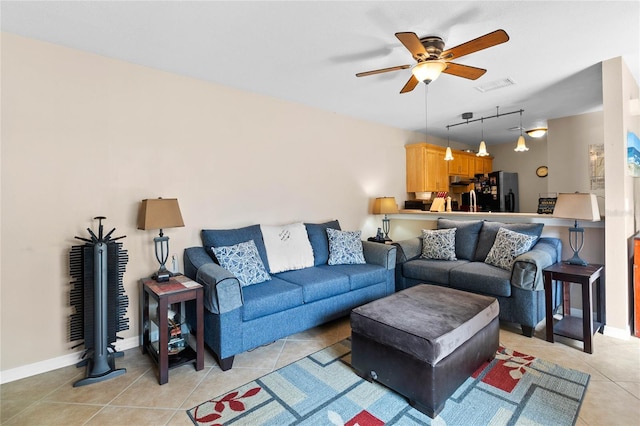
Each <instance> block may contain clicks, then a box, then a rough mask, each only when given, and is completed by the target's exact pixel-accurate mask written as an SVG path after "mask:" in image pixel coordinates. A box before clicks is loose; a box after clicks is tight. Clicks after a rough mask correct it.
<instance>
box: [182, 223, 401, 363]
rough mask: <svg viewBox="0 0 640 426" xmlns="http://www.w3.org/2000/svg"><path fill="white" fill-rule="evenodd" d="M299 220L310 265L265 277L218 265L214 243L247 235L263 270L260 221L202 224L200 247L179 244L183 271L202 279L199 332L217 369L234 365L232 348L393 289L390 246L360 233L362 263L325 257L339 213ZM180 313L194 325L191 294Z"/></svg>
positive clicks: (321, 319) (308, 324)
mask: <svg viewBox="0 0 640 426" xmlns="http://www.w3.org/2000/svg"><path fill="white" fill-rule="evenodd" d="M304 226H305V228H306V232H307V234H308V240H309V243H310V244H311V247H312V249H313V266H310V267H304V268H302V269H296V270H289V271H285V272H279V273H269V278H270V279H268V280H267V281H264V282H259V283H255V284H251V285H245V286H243V285H241V282H240V281H239V279H238V277H236V276H234V274H232V273H231V272H229V271H228V270H227V269H224V268H223V267H222V266H220V264H219V263H220V262H219V261H218V259H217V258H216V256H215V253H214V252H213V250H212V247H219V246H231V245H234V244H235V245H237V244H239V243H243V242H247V241H251V240H253V241H254V243H255V246H256V248H257V252H258V254H259V256H260V258H261V260H262V263H263V264H264V265H265V266H266V268H267V271H269V262H268V256H267V251H266V248H265V244H264V241H263V235H262V231H261V227H260V225H252V226H247V227H244V228H239V229H226V230H206V229H205V230H202V233H201V237H202V243H203V245H202V247H190V248H187V249H186V250H185V252H184V272H185V275H187V276H188V277H189V278H191V279H193V280H196V281H197V282H199V283H200V284H202V285H203V286H204V293H205V297H204V308H205V309H204V340H205V343H206V345H207V346H208V347H209V348H210V349H211V350H212V351H213V353H214V355H215V357H216V359H217V361H218V363H219V364H220V367H221V368H222V369H223V370H228V369H230V368H231V367H232V365H233V358H234V356H235V355H236V354H238V353H241V352H244V351H247V350H249V349H252V348H255V347H258V346H261V345H264V344H267V343H270V342H273V341H275V340H277V339H280V338H283V337H286V336H288V335H291V334H294V333H297V332H300V331H303V330H306V329H309V328H312V327H315V326H317V325H320V324H323V323H325V322H327V321H330V320H333V319H336V318H339V317H341V316H345V315H347V314H349V313H350V311H351V309H352V308H354V307H356V306H360V305H362V304H364V303H367V302H370V301H372V300H375V299H378V298H381V297H384V296H386V295H389V294H391V293H393V292H394V291H395V265H396V248H395V247H394V246H391V245H385V244H379V243H373V242H368V241H362V253H363V255H364V260H365V261H366V263H364V264H336V265H329V264H328V263H327V261H328V259H329V243H328V239H327V228H331V229H338V230H339V229H340V225H339V223H338V221H337V220H335V221H331V222H326V223H320V224H311V223H306V224H304ZM186 317H187V321H188V322H189V325H190V326H191V327H193V328H194V327H195V325H196V321H195V305H194V302H187V304H186Z"/></svg>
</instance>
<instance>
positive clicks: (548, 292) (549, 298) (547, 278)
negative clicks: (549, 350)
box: [544, 272, 553, 343]
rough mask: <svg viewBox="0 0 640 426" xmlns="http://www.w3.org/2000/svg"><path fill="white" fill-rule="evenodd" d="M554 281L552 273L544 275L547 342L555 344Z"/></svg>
mask: <svg viewBox="0 0 640 426" xmlns="http://www.w3.org/2000/svg"><path fill="white" fill-rule="evenodd" d="M552 285H553V280H552V279H551V273H550V272H545V273H544V304H545V313H546V318H547V321H546V322H547V324H546V330H547V342H551V343H553V291H552V288H551V287H552Z"/></svg>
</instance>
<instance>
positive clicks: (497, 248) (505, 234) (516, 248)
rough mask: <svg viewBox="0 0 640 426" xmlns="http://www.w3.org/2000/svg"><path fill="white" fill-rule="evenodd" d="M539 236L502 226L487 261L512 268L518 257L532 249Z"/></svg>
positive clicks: (508, 269)
mask: <svg viewBox="0 0 640 426" xmlns="http://www.w3.org/2000/svg"><path fill="white" fill-rule="evenodd" d="M536 239H537V237H536V236H534V235H526V234H520V233H518V232H514V231H510V230H508V229H505V228H500V229H499V230H498V233H497V235H496V240H495V242H494V243H493V247H491V250H489V254H488V255H487V258H486V259H485V261H484V262H485V263H487V264H489V265H493V266H497V267H498V268H502V269H506V270H507V271H510V270H511V267H512V266H513V262H514V261H515V259H516V257H518V256H520V255H521V254H523V253H526V252H528V251H529V250H531V247H532V246H533V243H534V242H535V241H536Z"/></svg>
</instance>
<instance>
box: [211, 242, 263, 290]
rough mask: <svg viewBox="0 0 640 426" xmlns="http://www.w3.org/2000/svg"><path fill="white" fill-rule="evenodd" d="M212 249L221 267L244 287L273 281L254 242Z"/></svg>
mask: <svg viewBox="0 0 640 426" xmlns="http://www.w3.org/2000/svg"><path fill="white" fill-rule="evenodd" d="M211 249H212V250H213V253H214V254H215V255H216V258H217V259H218V262H220V266H222V267H223V268H224V269H226V270H227V271H229V272H231V273H232V274H233V275H235V276H236V278H238V281H240V285H242V286H243V287H245V286H248V285H251V284H257V283H261V282H263V281H269V280H270V279H271V276H270V275H269V274H268V273H267V270H266V269H265V267H264V263H262V259H260V255H259V254H258V248H257V247H256V243H255V242H254V241H253V240H249V241H245V242H243V243H238V244H235V245H233V246H223V247H211Z"/></svg>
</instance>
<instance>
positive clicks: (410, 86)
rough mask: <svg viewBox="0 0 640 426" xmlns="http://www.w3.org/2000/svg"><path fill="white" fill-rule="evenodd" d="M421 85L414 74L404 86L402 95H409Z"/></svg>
mask: <svg viewBox="0 0 640 426" xmlns="http://www.w3.org/2000/svg"><path fill="white" fill-rule="evenodd" d="M418 83H420V81H419V80H418V79H417V78H416V77H415V76H414V75H413V74H412V75H411V78H410V79H409V81H407V84H405V85H404V87H403V88H402V90H400V93H407V92H410V91H412V90H413V89H415V88H416V86H417V85H418Z"/></svg>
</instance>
